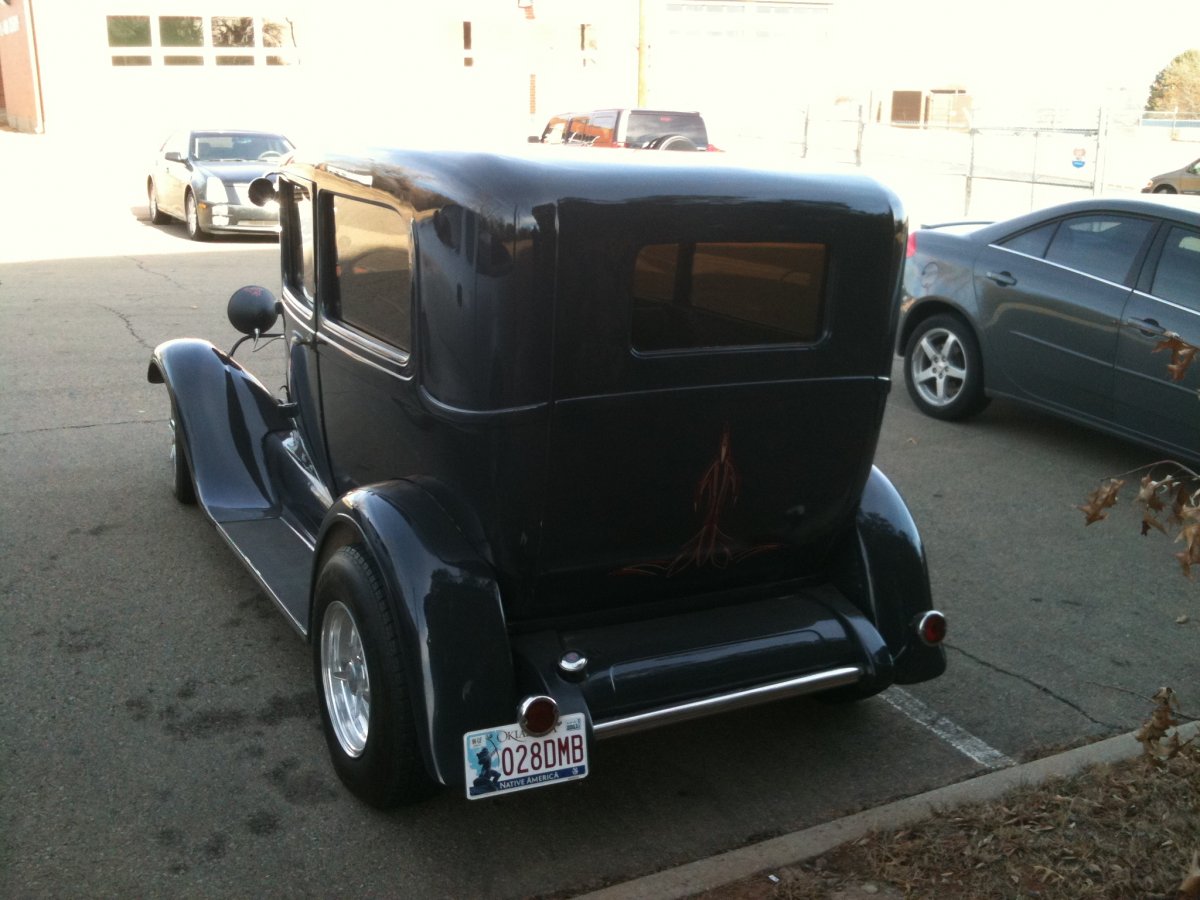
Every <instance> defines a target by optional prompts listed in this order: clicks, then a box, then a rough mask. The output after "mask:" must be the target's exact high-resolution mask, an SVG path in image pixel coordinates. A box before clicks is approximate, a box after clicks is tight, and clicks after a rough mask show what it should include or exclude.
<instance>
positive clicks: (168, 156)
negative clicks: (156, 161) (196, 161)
mask: <svg viewBox="0 0 1200 900" xmlns="http://www.w3.org/2000/svg"><path fill="white" fill-rule="evenodd" d="M163 159H165V160H166V161H167V162H185V160H184V158H183V154H182V153H180V152H179V151H178V150H168V151H167V152H166V153H164V154H163Z"/></svg>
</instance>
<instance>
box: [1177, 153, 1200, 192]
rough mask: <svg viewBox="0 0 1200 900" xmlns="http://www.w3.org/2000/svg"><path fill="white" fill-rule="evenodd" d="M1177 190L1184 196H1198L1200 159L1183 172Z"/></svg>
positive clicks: (1199, 188) (1199, 190)
mask: <svg viewBox="0 0 1200 900" xmlns="http://www.w3.org/2000/svg"><path fill="white" fill-rule="evenodd" d="M1179 190H1180V192H1181V193H1184V194H1200V159H1198V160H1196V161H1195V162H1194V163H1192V164H1191V165H1190V166H1188V167H1187V168H1186V169H1184V170H1183V173H1182V174H1181V175H1180V176H1179Z"/></svg>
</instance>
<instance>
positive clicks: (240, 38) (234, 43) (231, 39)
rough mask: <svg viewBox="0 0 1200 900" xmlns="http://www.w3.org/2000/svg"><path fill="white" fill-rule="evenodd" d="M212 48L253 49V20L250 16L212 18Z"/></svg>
mask: <svg viewBox="0 0 1200 900" xmlns="http://www.w3.org/2000/svg"><path fill="white" fill-rule="evenodd" d="M212 43H213V46H214V47H253V46H254V19H252V18H251V17H250V16H213V17H212Z"/></svg>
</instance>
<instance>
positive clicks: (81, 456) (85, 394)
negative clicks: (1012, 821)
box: [0, 133, 1200, 897]
mask: <svg viewBox="0 0 1200 900" xmlns="http://www.w3.org/2000/svg"><path fill="white" fill-rule="evenodd" d="M36 140H37V139H36V138H32V137H29V136H24V135H11V134H5V133H0V153H3V154H5V158H6V159H9V160H14V159H19V160H20V161H21V162H22V165H23V166H24V168H20V176H19V178H18V177H17V176H16V175H15V174H14V171H16V170H17V169H18V167H14V166H10V167H8V168H7V170H6V171H5V172H4V173H3V174H2V175H0V179H2V180H0V205H2V207H3V209H4V210H5V213H4V216H3V222H2V223H0V335H2V339H3V341H4V350H3V352H2V353H0V374H2V376H3V388H2V389H0V591H2V592H3V603H2V604H0V634H3V636H4V651H3V652H2V653H0V677H2V678H3V683H4V684H5V685H6V686H7V688H8V689H7V690H6V691H5V692H4V695H3V698H2V699H0V722H2V723H3V728H0V895H4V896H13V897H60V896H95V897H100V896H118V895H119V896H131V895H136V896H179V895H188V896H245V895H246V894H248V893H253V894H255V895H258V896H284V895H286V896H289V897H296V896H328V895H330V894H334V893H350V892H353V893H356V894H359V895H363V896H396V895H400V894H403V895H408V896H420V897H440V896H446V897H450V896H454V897H461V896H468V895H469V896H484V897H524V896H543V895H554V896H566V895H574V894H577V893H580V892H583V891H586V890H588V889H591V888H595V887H598V886H601V885H604V884H609V883H613V882H618V881H622V880H624V879H628V878H632V877H636V876H638V875H642V874H646V873H649V872H653V871H656V870H659V869H662V868H665V867H668V866H672V865H677V864H679V863H683V862H687V861H690V860H693V859H697V858H700V857H703V856H708V855H712V854H715V853H719V852H721V851H724V850H728V849H731V848H734V847H738V846H743V845H745V844H747V843H751V842H754V841H757V840H762V839H764V838H768V837H772V836H775V835H779V834H782V833H786V832H789V831H793V830H796V829H799V828H804V827H807V826H809V825H813V824H817V823H819V822H823V821H827V820H829V819H831V818H834V817H836V816H840V815H843V814H846V813H849V812H854V811H857V810H859V809H863V808H866V807H870V806H874V805H877V804H879V803H883V802H886V801H889V800H893V799H896V798H899V797H904V796H909V795H911V794H915V793H918V792H920V791H924V790H927V789H930V788H934V787H938V786H940V785H943V784H947V783H951V782H955V781H959V780H962V779H966V778H970V777H972V776H973V775H977V774H980V773H982V772H984V771H987V770H988V769H989V768H994V767H1002V766H1006V765H1009V764H1011V763H1012V762H1013V761H1020V760H1025V759H1030V758H1036V757H1038V756H1042V755H1045V754H1047V753H1049V752H1052V751H1053V750H1056V749H1059V748H1062V747H1066V746H1073V745H1077V744H1080V743H1083V742H1087V741H1091V740H1095V739H1097V738H1100V737H1105V736H1108V735H1112V734H1115V733H1118V732H1121V731H1127V730H1129V729H1131V728H1133V727H1135V726H1136V725H1137V724H1138V723H1139V721H1140V720H1141V718H1142V717H1143V716H1144V714H1145V713H1146V711H1147V710H1148V708H1149V702H1148V700H1145V699H1144V698H1148V697H1149V695H1150V694H1152V693H1153V692H1154V690H1155V689H1156V688H1157V687H1158V686H1159V685H1160V684H1170V685H1172V686H1173V687H1174V688H1175V689H1176V690H1177V691H1178V692H1179V694H1180V696H1181V697H1182V700H1183V702H1184V705H1185V708H1187V709H1192V710H1194V709H1197V708H1200V653H1197V652H1196V648H1197V642H1198V641H1200V624H1198V623H1200V605H1198V603H1200V601H1198V599H1197V588H1196V587H1195V585H1193V584H1191V583H1190V582H1188V581H1186V580H1185V579H1183V578H1182V577H1181V576H1180V574H1179V570H1178V567H1177V565H1176V564H1175V562H1174V560H1173V559H1172V556H1171V554H1172V553H1173V552H1174V549H1175V548H1173V547H1172V546H1171V544H1170V542H1169V541H1168V540H1166V539H1163V538H1162V537H1161V536H1155V535H1151V536H1150V537H1148V538H1145V539H1143V538H1141V537H1139V536H1138V528H1137V520H1136V517H1135V516H1134V515H1133V514H1132V513H1131V512H1129V511H1128V510H1125V511H1123V512H1122V511H1121V510H1118V511H1116V513H1115V514H1114V515H1113V518H1112V520H1111V521H1109V522H1106V523H1103V524H1101V525H1095V526H1092V527H1090V528H1086V529H1085V528H1084V527H1083V517H1082V514H1081V513H1079V512H1078V511H1077V510H1075V509H1074V506H1075V505H1076V504H1078V503H1081V502H1082V501H1083V498H1084V497H1085V496H1086V494H1087V493H1088V492H1089V491H1090V490H1091V489H1092V487H1094V486H1095V484H1096V483H1097V482H1098V481H1099V480H1100V479H1101V478H1103V477H1106V476H1108V475H1113V474H1118V473H1123V472H1126V471H1129V470H1131V469H1134V468H1136V467H1137V466H1139V465H1140V464H1142V463H1144V462H1147V461H1149V460H1150V459H1151V457H1150V456H1148V454H1147V452H1146V451H1143V450H1142V449H1140V448H1138V447H1136V446H1132V445H1130V444H1126V443H1123V442H1120V441H1116V440H1112V439H1109V438H1106V437H1103V436H1099V435H1096V434H1092V433H1090V432H1086V431H1083V430H1081V429H1079V428H1077V427H1075V426H1073V425H1070V424H1067V423H1063V422H1059V421H1057V420H1054V419H1052V418H1049V417H1047V416H1044V415H1041V414H1035V413H1030V412H1028V411H1026V410H1023V409H1021V408H1019V407H1017V406H1015V405H1013V404H1009V403H1000V402H997V403H993V404H992V405H991V407H989V409H988V410H987V411H986V412H985V413H984V414H983V415H982V416H980V417H979V418H978V419H976V420H974V421H972V422H970V423H966V424H962V425H950V424H946V423H941V422H935V421H933V420H930V419H927V418H925V417H923V416H921V415H920V414H919V413H917V412H916V410H915V409H914V408H913V406H912V404H911V403H910V402H909V400H908V398H907V396H906V395H905V394H904V391H903V389H902V387H899V381H897V384H898V387H897V389H896V390H894V392H893V396H892V398H891V400H890V401H889V407H888V412H887V416H886V420H885V425H884V431H883V434H882V436H881V440H880V445H879V450H878V455H877V463H878V465H879V466H880V468H882V469H883V470H884V471H885V472H886V473H887V474H888V475H889V476H890V477H891V478H892V480H893V481H894V482H895V483H896V485H897V486H898V487H899V488H900V490H901V492H902V493H903V494H904V496H905V497H906V499H907V501H908V503H909V505H910V508H911V510H912V513H913V516H914V518H915V520H916V521H917V523H918V525H919V526H920V527H921V530H922V533H923V536H924V538H925V541H926V544H927V549H928V553H929V559H930V571H931V578H932V582H933V591H934V598H935V602H936V603H937V604H938V605H939V606H940V607H941V608H942V609H943V610H944V611H945V612H946V613H947V615H948V616H949V618H950V623H951V637H950V639H949V659H950V668H949V671H948V672H947V673H946V675H945V676H944V677H943V678H941V679H939V680H938V681H935V682H932V683H928V684H924V685H919V686H916V687H913V688H910V689H907V690H905V691H896V690H893V691H889V692H887V693H886V694H885V695H883V696H882V697H879V698H875V699H872V700H870V701H868V702H865V703H861V704H858V705H856V706H854V707H828V706H825V705H822V704H820V703H817V702H814V701H810V700H803V701H796V702H789V703H784V704H780V705H776V706H771V707H763V708H759V709H754V710H747V711H743V712H740V713H737V714H734V715H731V716H726V717H723V718H720V719H710V720H703V721H698V722H690V723H686V724H683V725H679V726H675V727H672V728H668V729H664V730H662V731H659V732H652V733H647V734H641V735H636V736H632V737H629V738H626V739H623V740H620V741H611V742H605V743H603V744H601V745H599V746H598V748H597V750H596V752H595V756H594V758H593V760H592V764H593V774H592V775H591V776H590V777H589V778H588V779H587V780H586V781H583V782H580V783H577V784H573V785H569V786H563V787H561V788H552V789H548V790H545V791H530V792H526V793H523V794H517V795H513V796H509V797H503V798H499V799H495V800H489V801H486V802H479V803H470V802H468V801H466V800H465V799H463V798H462V797H460V796H458V795H457V794H452V793H445V794H443V795H441V796H439V797H437V798H435V799H434V800H432V801H430V802H428V803H425V804H422V805H420V806H418V807H415V808H412V809H407V810H400V811H397V812H394V813H388V814H383V813H378V812H376V811H373V810H370V809H368V808H366V807H364V806H362V805H360V804H358V803H357V802H356V801H354V800H353V799H352V798H351V797H349V795H347V794H346V793H345V792H344V791H343V790H342V788H341V787H340V784H339V783H338V781H337V780H336V778H335V776H334V775H333V773H332V770H331V769H330V767H329V765H328V763H327V760H326V751H325V747H324V743H323V740H322V737H321V733H320V730H319V728H318V723H317V718H316V705H315V703H316V700H315V696H314V694H313V690H312V687H311V674H310V663H309V656H308V650H307V648H306V646H305V645H304V643H303V642H302V641H301V640H300V639H299V638H298V637H296V635H295V634H294V633H293V632H292V631H291V629H290V628H289V627H288V626H287V625H286V624H285V622H284V621H283V619H282V618H281V617H280V616H279V615H278V614H277V613H276V612H275V610H274V607H273V606H272V605H271V603H270V602H269V601H268V600H267V599H266V598H265V597H264V596H263V595H262V594H261V593H260V592H259V591H258V589H257V588H256V586H255V583H254V582H253V581H252V579H251V578H250V576H249V575H248V574H246V573H245V572H244V571H243V570H242V569H241V567H240V565H239V563H238V562H237V561H236V559H235V558H234V557H233V555H232V554H231V553H229V551H228V550H227V549H226V547H225V545H224V543H223V542H222V541H221V540H220V538H219V537H218V536H217V535H216V533H215V531H214V530H213V529H212V528H211V526H209V525H208V523H207V522H206V521H205V520H204V518H203V516H202V515H201V514H200V513H199V512H198V511H197V510H196V509H194V508H185V507H181V506H179V505H178V504H176V503H175V501H174V500H173V498H172V497H171V492H170V485H169V475H168V467H167V455H166V454H167V447H168V431H167V427H166V416H167V410H166V401H165V395H164V393H163V390H162V388H161V387H159V386H154V385H150V384H148V383H147V382H146V378H145V372H146V364H147V361H148V359H149V355H150V352H151V349H152V348H153V347H154V346H155V345H156V344H157V343H158V342H160V341H163V340H166V339H169V338H172V337H179V336H185V335H194V336H202V337H207V338H210V339H212V340H214V342H216V343H217V344H221V345H229V344H232V342H233V340H234V338H235V337H236V335H235V333H234V332H233V330H232V329H231V328H230V327H229V325H228V323H227V322H226V321H225V318H224V303H225V300H226V298H227V297H228V295H229V294H230V293H231V292H232V291H233V290H235V289H236V288H237V287H240V286H241V285H243V284H248V283H258V284H265V285H267V286H270V287H275V286H276V285H277V282H278V262H277V246H276V244H275V243H274V242H271V241H263V240H261V239H260V240H255V241H242V240H219V241H215V242H212V243H210V244H203V245H200V244H194V243H192V242H189V241H188V240H186V237H185V236H184V234H183V230H182V227H181V226H164V227H155V226H151V225H150V224H149V223H148V222H147V221H146V220H145V217H146V211H145V208H144V205H143V203H144V201H143V200H142V198H141V197H140V195H139V192H138V186H137V184H136V183H130V182H129V181H125V182H120V183H116V182H114V183H113V184H112V185H110V186H108V187H107V188H106V189H105V190H102V191H100V192H99V194H98V196H97V197H96V198H95V205H94V206H92V207H91V208H89V209H88V210H86V211H84V212H77V211H67V210H63V209H52V208H49V207H47V206H46V205H45V201H44V199H43V197H44V192H43V191H41V190H39V189H38V188H39V185H42V184H45V183H46V179H50V178H52V177H53V171H44V172H42V174H40V175H39V174H38V173H39V171H40V170H38V169H37V168H36V167H37V166H39V165H40V166H43V167H49V166H52V165H53V164H54V160H55V158H56V157H55V154H54V153H53V152H45V150H44V148H41V147H39V146H38V145H36V144H34V143H32V142H34V141H36ZM14 210H15V211H19V213H14V212H11V211H14ZM239 357H240V358H242V359H243V361H244V362H245V363H246V364H247V365H248V367H250V368H252V369H254V370H256V371H259V372H260V373H262V374H263V377H264V381H266V383H267V384H277V383H279V380H280V378H281V373H282V365H281V363H282V353H281V352H279V351H278V348H277V347H271V346H268V347H265V348H263V349H262V350H260V351H259V352H258V353H257V354H248V353H246V354H239ZM896 374H897V376H898V374H899V373H898V371H897V372H896ZM1184 617H1187V618H1186V620H1185V621H1180V620H1181V619H1183V618H1184Z"/></svg>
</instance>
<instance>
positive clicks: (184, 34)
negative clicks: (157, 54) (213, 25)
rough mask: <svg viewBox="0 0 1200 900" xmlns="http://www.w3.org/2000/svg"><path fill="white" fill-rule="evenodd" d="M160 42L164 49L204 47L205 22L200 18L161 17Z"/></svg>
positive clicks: (159, 20)
mask: <svg viewBox="0 0 1200 900" xmlns="http://www.w3.org/2000/svg"><path fill="white" fill-rule="evenodd" d="M158 40H159V43H160V44H162V46H164V47H203V46H204V20H203V19H202V18H200V16H159V17H158Z"/></svg>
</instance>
